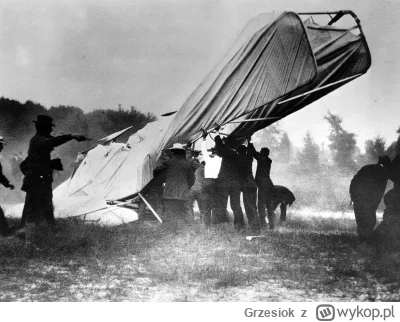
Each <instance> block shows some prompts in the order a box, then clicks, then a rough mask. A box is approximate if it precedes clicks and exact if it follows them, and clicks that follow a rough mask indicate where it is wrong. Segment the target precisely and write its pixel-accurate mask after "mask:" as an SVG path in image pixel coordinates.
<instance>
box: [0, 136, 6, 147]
mask: <svg viewBox="0 0 400 322" xmlns="http://www.w3.org/2000/svg"><path fill="white" fill-rule="evenodd" d="M0 144H3V145H4V144H6V142H5V141H4V138H3V137H2V136H0Z"/></svg>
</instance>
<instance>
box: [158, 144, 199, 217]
mask: <svg viewBox="0 0 400 322" xmlns="http://www.w3.org/2000/svg"><path fill="white" fill-rule="evenodd" d="M169 150H170V151H171V152H172V158H171V159H169V160H167V161H165V162H163V163H162V164H161V165H160V166H158V167H157V168H155V169H154V177H157V176H162V177H163V178H164V179H163V180H164V183H165V186H164V191H163V201H164V219H165V221H166V222H167V223H168V222H169V223H174V224H184V223H189V222H191V221H192V220H193V218H190V215H189V214H188V211H187V207H186V204H185V203H187V201H188V199H189V191H190V188H191V187H192V185H193V184H194V181H195V176H194V172H193V167H192V165H191V162H190V161H188V160H186V150H185V149H184V147H183V145H182V144H179V143H175V144H174V145H173V146H172V147H171V148H170V149H169Z"/></svg>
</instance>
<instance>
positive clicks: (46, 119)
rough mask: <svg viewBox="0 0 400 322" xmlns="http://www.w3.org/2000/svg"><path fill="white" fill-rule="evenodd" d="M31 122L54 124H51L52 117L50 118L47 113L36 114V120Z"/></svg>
mask: <svg viewBox="0 0 400 322" xmlns="http://www.w3.org/2000/svg"><path fill="white" fill-rule="evenodd" d="M32 122H33V123H36V124H39V125H51V126H56V125H55V124H53V118H51V117H50V116H48V115H38V116H37V120H36V121H32Z"/></svg>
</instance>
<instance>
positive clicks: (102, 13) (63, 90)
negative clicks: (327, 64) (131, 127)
mask: <svg viewBox="0 0 400 322" xmlns="http://www.w3.org/2000/svg"><path fill="white" fill-rule="evenodd" d="M339 9H350V10H353V11H354V12H355V13H356V14H357V15H358V17H359V18H360V20H361V24H362V26H363V29H364V32H365V35H366V38H367V41H368V44H369V47H370V51H371V55H372V67H371V69H370V70H369V71H368V73H367V74H366V75H364V76H362V77H361V78H359V79H357V80H355V81H354V82H352V83H350V84H347V85H345V86H344V87H342V88H341V89H339V90H337V91H335V92H333V93H331V94H330V95H328V96H326V97H324V98H323V99H321V100H319V101H317V102H315V103H314V104H312V105H310V106H308V107H306V108H304V109H303V110H302V111H299V112H297V113H295V114H293V115H291V116H289V117H287V118H286V119H284V120H283V121H282V126H283V129H284V130H286V131H287V132H288V134H289V137H290V139H291V140H292V142H294V144H295V145H297V146H300V145H301V144H302V139H303V137H304V135H305V132H306V131H307V130H309V131H310V132H311V134H312V135H313V137H314V139H315V140H316V142H318V143H321V142H323V141H325V142H327V141H326V136H327V135H328V126H327V122H326V121H324V120H323V116H324V115H326V112H327V110H328V109H329V110H330V111H331V112H332V113H334V114H339V115H341V116H342V117H343V118H344V123H343V125H344V127H345V129H347V130H348V131H351V132H355V133H357V139H358V144H359V146H360V147H361V148H363V146H364V141H365V140H367V139H372V138H373V137H375V136H376V135H378V134H380V135H381V136H383V137H384V138H386V139H387V142H388V143H391V142H392V141H394V140H396V139H397V134H396V130H397V129H398V128H399V127H400V111H399V109H398V106H397V105H398V102H399V101H400V90H399V87H398V85H399V83H400V76H398V75H399V71H398V69H399V61H400V60H399V55H400V38H399V30H400V19H399V17H400V2H399V1H383V0H380V1H376V0H345V1H342V0H330V1H322V0H303V1H298V0H269V1H266V0H220V1H218V0H196V1H194V0H193V1H188V0H134V1H131V0H96V1H93V0H80V1H78V0H58V1H51V0H47V1H45V0H35V1H31V0H0V21H1V23H0V46H1V47H0V48H1V49H0V63H1V73H0V96H4V97H7V98H10V99H16V100H19V101H21V102H25V101H26V100H28V99H29V100H33V101H35V102H38V103H41V104H43V105H44V106H46V107H48V108H49V107H51V106H58V105H72V106H77V107H80V108H82V109H83V110H85V111H90V110H93V109H96V108H103V109H105V108H117V107H118V104H119V103H120V104H122V106H123V107H124V108H129V107H130V106H132V105H134V106H136V107H137V108H139V109H140V110H142V111H150V112H153V113H155V114H156V115H159V114H161V113H162V112H166V111H170V110H176V109H178V108H179V107H180V106H181V105H182V103H183V102H184V100H185V99H186V98H187V97H188V96H189V95H190V94H191V93H192V91H193V90H194V89H195V88H196V87H197V85H198V84H199V83H200V82H201V80H202V79H203V78H204V76H205V75H206V74H207V73H208V72H209V71H210V69H211V68H212V67H213V66H214V65H215V64H216V62H217V60H218V57H219V56H220V55H221V54H223V53H224V52H225V50H226V48H227V46H228V44H229V43H230V42H231V41H232V40H233V39H234V38H235V37H236V35H237V34H238V33H239V31H240V30H241V29H242V28H243V27H244V25H245V24H246V23H247V22H248V21H249V20H250V19H252V18H254V17H255V16H256V15H258V14H260V13H266V12H271V11H283V10H291V11H297V12H304V11H329V10H339ZM0 117H1V116H0Z"/></svg>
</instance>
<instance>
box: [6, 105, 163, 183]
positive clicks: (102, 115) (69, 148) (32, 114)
mask: <svg viewBox="0 0 400 322" xmlns="http://www.w3.org/2000/svg"><path fill="white" fill-rule="evenodd" d="M39 114H46V115H49V116H51V117H52V118H53V119H54V123H55V124H56V126H55V127H54V130H53V133H52V134H53V135H61V134H69V133H82V134H84V135H86V136H87V137H89V138H92V139H93V140H92V141H86V142H82V143H77V142H75V141H71V142H70V143H67V144H65V145H62V146H60V147H58V148H57V149H56V151H55V153H54V154H55V155H54V156H53V157H55V156H57V155H58V156H59V157H60V158H61V159H62V162H63V164H64V169H65V171H64V172H62V173H61V175H59V176H58V177H57V181H59V182H61V181H63V180H65V179H66V177H68V175H69V174H70V171H69V170H70V169H69V168H70V165H71V164H72V162H73V161H74V160H75V158H76V156H77V154H78V152H79V151H83V150H85V149H87V148H89V147H91V146H92V145H94V144H95V143H96V140H98V139H101V138H103V137H105V136H107V135H109V134H111V133H114V132H116V131H119V130H122V129H124V128H127V127H129V126H132V128H131V129H130V130H129V131H128V132H127V133H126V134H124V135H123V136H121V137H120V138H119V139H118V140H117V141H119V142H126V140H127V139H128V137H129V135H131V134H133V133H135V132H136V131H138V130H139V129H141V128H143V127H144V126H145V125H146V124H147V123H148V122H151V121H154V120H155V116H154V115H153V114H151V113H147V114H144V113H142V112H140V111H138V110H137V109H136V108H135V107H133V106H132V107H131V108H130V109H128V110H124V109H123V108H122V107H121V106H119V108H118V110H111V109H107V110H94V111H92V112H89V113H85V112H83V111H82V110H81V109H80V108H78V107H74V106H57V107H51V108H50V109H46V108H45V107H44V106H42V105H41V104H39V103H34V102H32V101H27V102H25V103H20V102H18V101H15V100H10V99H7V98H4V97H1V98H0V135H2V136H4V137H5V140H6V141H7V149H6V150H5V151H4V152H3V153H2V154H3V160H4V158H5V154H7V156H11V155H12V154H13V153H18V152H19V151H21V152H22V154H23V156H26V153H27V149H28V145H29V140H30V138H31V137H32V136H33V135H34V133H35V126H34V123H33V122H32V121H33V120H36V116H37V115H39ZM3 166H7V164H6V162H4V161H3Z"/></svg>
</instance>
